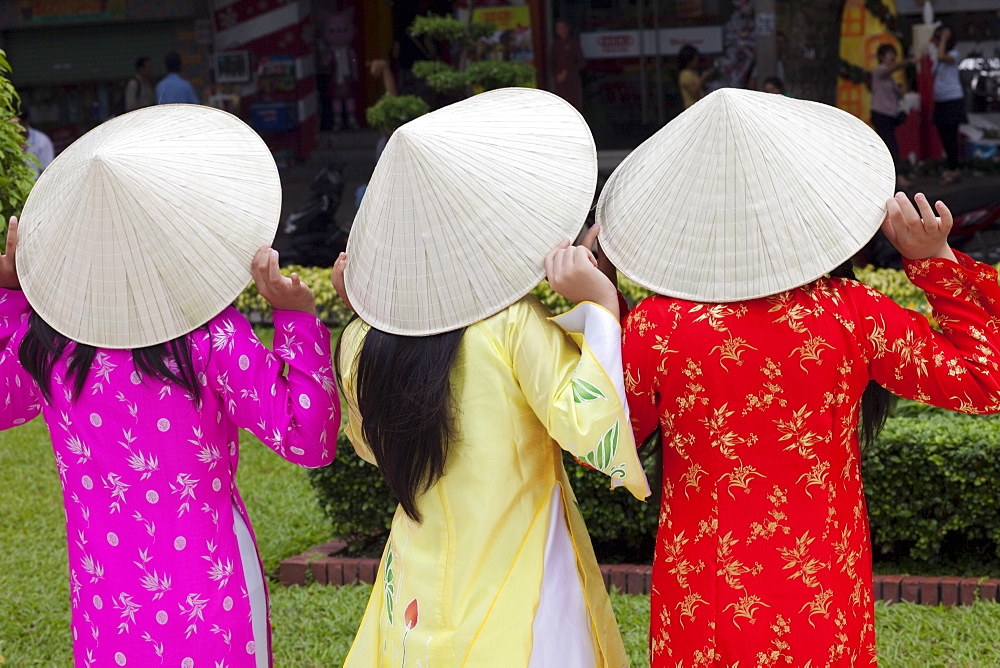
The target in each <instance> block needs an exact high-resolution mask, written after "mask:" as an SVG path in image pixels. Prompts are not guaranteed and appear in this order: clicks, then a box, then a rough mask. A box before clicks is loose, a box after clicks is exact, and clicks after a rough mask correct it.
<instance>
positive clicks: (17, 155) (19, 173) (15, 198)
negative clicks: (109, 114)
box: [0, 49, 37, 249]
mask: <svg viewBox="0 0 1000 668" xmlns="http://www.w3.org/2000/svg"><path fill="white" fill-rule="evenodd" d="M9 77H10V63H8V62H7V54H6V53H5V52H4V51H3V50H2V49H0V249H3V247H4V245H5V244H6V243H7V221H8V220H10V217H11V216H20V215H21V209H22V208H23V207H24V202H25V200H27V199H28V193H29V192H31V188H32V186H34V185H35V170H34V169H32V167H31V166H30V165H29V164H28V163H27V162H25V153H24V144H25V138H24V134H23V128H22V127H21V124H20V123H19V122H18V120H17V112H18V110H19V108H20V105H21V100H20V98H19V97H18V95H17V91H15V90H14V85H13V84H12V83H11V82H10V78H9ZM35 162H36V164H37V161H35Z"/></svg>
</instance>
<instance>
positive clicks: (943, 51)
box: [931, 26, 969, 185]
mask: <svg viewBox="0 0 1000 668" xmlns="http://www.w3.org/2000/svg"><path fill="white" fill-rule="evenodd" d="M931 45H932V48H931V58H932V59H933V61H934V69H933V72H934V126H935V127H936V128H937V131H938V135H939V136H940V137H941V144H942V145H943V146H944V152H945V155H946V156H947V158H948V169H947V170H945V172H944V174H942V175H941V183H942V184H944V185H948V184H951V183H955V182H956V181H958V179H959V178H961V176H962V172H961V171H960V170H959V168H958V150H959V147H958V126H959V125H961V124H962V123H968V122H969V119H968V117H967V116H966V114H965V91H964V90H963V89H962V80H961V79H960V78H959V74H958V60H959V54H958V49H956V48H955V33H953V32H952V30H951V28H949V27H948V26H938V27H937V29H936V30H935V31H934V35H933V37H932V38H931Z"/></svg>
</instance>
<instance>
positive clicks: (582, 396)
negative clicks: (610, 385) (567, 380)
mask: <svg viewBox="0 0 1000 668" xmlns="http://www.w3.org/2000/svg"><path fill="white" fill-rule="evenodd" d="M597 399H607V397H606V396H604V393H603V392H601V390H600V389H598V388H597V387H595V386H594V385H591V384H590V383H588V382H587V381H585V380H583V379H582V378H574V379H573V401H574V402H576V403H578V404H584V403H587V402H588V401H596V400H597Z"/></svg>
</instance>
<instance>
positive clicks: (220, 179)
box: [17, 104, 281, 348]
mask: <svg viewBox="0 0 1000 668" xmlns="http://www.w3.org/2000/svg"><path fill="white" fill-rule="evenodd" d="M280 209H281V184H280V182H279V180H278V170H277V167H276V166H275V164H274V160H273V158H272V157H271V154H270V152H269V151H268V149H267V146H266V145H265V144H264V142H263V141H262V140H261V138H260V137H259V136H257V134H255V133H254V132H253V130H251V129H250V128H249V127H247V125H246V124H245V123H243V122H242V121H240V120H239V119H238V118H236V117H235V116H233V115H231V114H228V113H226V112H224V111H220V110H218V109H213V108H211V107H203V106H198V105H180V104H178V105H162V106H156V107H148V108H145V109H140V110H137V111H134V112H131V113H129V114H125V115H123V116H119V117H117V118H114V119H112V120H110V121H108V122H106V123H104V124H102V125H99V126H98V127H96V128H94V129H93V130H91V131H90V132H88V133H87V134H86V135H84V136H83V137H81V138H80V139H78V140H77V141H75V142H74V143H73V144H72V145H71V146H70V147H69V148H67V149H66V150H65V151H63V152H62V153H61V154H60V155H59V157H57V158H56V159H55V160H54V161H53V162H52V164H51V165H49V167H48V168H46V170H45V171H44V172H43V173H42V175H41V177H39V179H38V182H37V183H36V185H35V187H34V189H33V190H32V191H31V195H30V196H29V197H28V201H27V203H25V205H24V211H23V212H22V216H21V226H20V239H19V243H18V249H17V252H18V256H17V271H18V277H19V278H20V280H21V286H22V288H23V289H24V294H25V297H27V299H28V302H29V303H30V304H31V306H32V308H33V309H35V311H36V312H37V313H38V314H39V315H40V316H41V317H42V318H43V319H44V320H45V321H46V322H48V323H49V324H50V325H52V327H53V328H55V329H56V331H58V332H60V333H62V334H63V335H65V336H67V337H69V338H71V339H73V340H74V341H77V342H80V343H86V344H90V345H94V346H98V347H103V348H138V347H144V346H150V345H154V344H157V343H162V342H164V341H168V340H170V339H173V338H176V337H178V336H180V335H182V334H186V333H187V332H190V331H192V330H194V329H196V328H197V327H199V326H201V325H203V324H204V323H205V322H207V321H208V320H209V319H211V318H212V317H213V316H215V315H216V314H218V313H219V312H220V311H221V310H222V309H223V308H225V307H226V305H228V304H229V303H230V302H232V301H233V299H235V298H236V296H237V295H238V294H239V293H240V291H242V290H243V288H245V287H246V285H247V283H248V282H249V281H250V264H251V261H252V259H253V256H254V253H255V252H256V250H257V249H258V248H259V247H260V246H263V245H265V244H269V243H271V240H272V239H273V238H274V232H275V230H276V228H277V225H278V218H279V215H280Z"/></svg>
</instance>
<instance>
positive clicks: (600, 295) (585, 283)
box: [545, 225, 620, 318]
mask: <svg viewBox="0 0 1000 668" xmlns="http://www.w3.org/2000/svg"><path fill="white" fill-rule="evenodd" d="M599 231H600V230H599V228H598V226H596V225H595V226H594V227H593V228H591V230H590V231H589V232H588V233H587V235H586V236H584V238H583V240H582V241H581V245H579V246H571V245H570V242H569V239H566V240H564V241H563V242H562V243H560V244H559V245H558V246H556V248H555V249H553V250H552V251H551V252H549V254H548V255H546V256H545V275H546V277H547V278H548V280H549V285H551V286H552V289H553V290H554V291H555V292H556V293H558V294H560V295H562V296H563V297H565V298H566V299H568V300H569V301H571V302H574V303H580V302H584V301H589V302H594V303H595V304H599V305H601V306H603V307H604V308H606V309H607V310H608V311H610V312H611V313H612V314H613V315H614V316H615V317H616V318H618V317H620V316H619V312H618V291H617V290H616V289H615V285H614V283H612V282H611V280H610V279H609V278H608V277H607V276H605V275H604V273H603V272H602V271H601V270H600V269H598V268H597V260H595V259H594V255H593V254H592V253H591V252H590V247H589V246H588V245H586V244H587V243H588V240H589V243H590V244H593V242H594V240H595V239H596V238H597V233H598V232H599Z"/></svg>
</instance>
